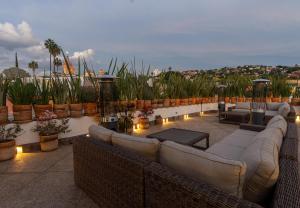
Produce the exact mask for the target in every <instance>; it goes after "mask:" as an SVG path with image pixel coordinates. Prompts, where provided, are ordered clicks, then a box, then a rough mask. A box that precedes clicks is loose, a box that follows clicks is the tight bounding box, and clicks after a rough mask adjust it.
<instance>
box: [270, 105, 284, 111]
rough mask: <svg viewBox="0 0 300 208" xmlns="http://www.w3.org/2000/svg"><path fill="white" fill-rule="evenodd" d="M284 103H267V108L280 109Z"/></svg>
mask: <svg viewBox="0 0 300 208" xmlns="http://www.w3.org/2000/svg"><path fill="white" fill-rule="evenodd" d="M282 104H283V103H267V110H271V111H278V109H279V108H280V106H281V105H282Z"/></svg>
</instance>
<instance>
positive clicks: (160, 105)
mask: <svg viewBox="0 0 300 208" xmlns="http://www.w3.org/2000/svg"><path fill="white" fill-rule="evenodd" d="M157 107H158V108H162V107H164V100H163V99H159V100H157Z"/></svg>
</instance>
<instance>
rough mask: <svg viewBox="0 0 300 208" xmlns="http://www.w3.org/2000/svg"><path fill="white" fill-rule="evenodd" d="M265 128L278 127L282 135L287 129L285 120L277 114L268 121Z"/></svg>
mask: <svg viewBox="0 0 300 208" xmlns="http://www.w3.org/2000/svg"><path fill="white" fill-rule="evenodd" d="M266 128H278V129H280V130H281V132H282V136H285V134H286V131H287V122H286V120H285V119H284V118H283V117H282V116H281V115H277V116H274V117H273V118H272V119H271V120H270V121H269V122H268V124H267V126H266Z"/></svg>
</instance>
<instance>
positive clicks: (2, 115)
mask: <svg viewBox="0 0 300 208" xmlns="http://www.w3.org/2000/svg"><path fill="white" fill-rule="evenodd" d="M8 86H9V80H8V79H6V78H4V76H3V75H2V74H1V75H0V125H2V124H5V123H6V122H7V118H8V109H7V106H6V96H7V90H8Z"/></svg>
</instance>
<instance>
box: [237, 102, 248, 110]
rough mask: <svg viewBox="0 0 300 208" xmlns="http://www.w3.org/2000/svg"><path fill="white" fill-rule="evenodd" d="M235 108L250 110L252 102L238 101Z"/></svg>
mask: <svg viewBox="0 0 300 208" xmlns="http://www.w3.org/2000/svg"><path fill="white" fill-rule="evenodd" d="M235 108H236V109H247V110H250V103H249V102H237V103H236V105H235Z"/></svg>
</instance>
